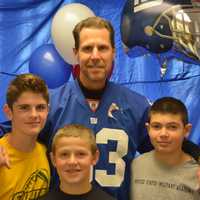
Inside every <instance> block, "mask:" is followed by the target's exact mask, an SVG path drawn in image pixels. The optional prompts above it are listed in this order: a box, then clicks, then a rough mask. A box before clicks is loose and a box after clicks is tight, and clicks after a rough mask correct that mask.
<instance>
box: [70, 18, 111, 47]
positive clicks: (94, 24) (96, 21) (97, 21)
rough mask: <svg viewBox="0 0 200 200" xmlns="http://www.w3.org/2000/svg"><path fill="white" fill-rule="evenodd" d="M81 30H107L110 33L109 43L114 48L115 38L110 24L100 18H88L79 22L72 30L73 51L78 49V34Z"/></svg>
mask: <svg viewBox="0 0 200 200" xmlns="http://www.w3.org/2000/svg"><path fill="white" fill-rule="evenodd" d="M83 28H96V29H103V28H105V29H107V30H108V31H109V33H110V43H111V46H112V47H113V48H115V41H114V40H115V38H114V29H113V26H112V24H111V23H110V22H109V21H107V20H105V19H103V18H100V17H89V18H87V19H85V20H82V21H81V22H79V23H78V24H77V25H76V26H75V27H74V30H73V36H74V42H75V49H79V46H80V32H81V30H82V29H83Z"/></svg>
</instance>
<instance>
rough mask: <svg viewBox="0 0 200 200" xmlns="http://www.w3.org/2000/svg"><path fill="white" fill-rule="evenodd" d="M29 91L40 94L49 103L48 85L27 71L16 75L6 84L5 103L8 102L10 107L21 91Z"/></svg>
mask: <svg viewBox="0 0 200 200" xmlns="http://www.w3.org/2000/svg"><path fill="white" fill-rule="evenodd" d="M29 91H30V92H33V93H36V94H41V95H42V96H43V98H44V99H45V100H46V102H47V104H48V103H49V93H48V87H47V85H46V84H45V81H44V80H42V79H41V78H40V77H39V76H36V75H33V74H30V73H27V74H21V75H18V76H17V77H16V78H15V79H13V80H12V81H11V83H10V85H9V86H8V89H7V94H6V103H7V104H8V106H9V108H10V109H12V107H13V104H14V103H15V102H16V101H17V99H18V98H19V97H20V96H21V94H22V93H23V92H29Z"/></svg>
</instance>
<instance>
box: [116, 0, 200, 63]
mask: <svg viewBox="0 0 200 200" xmlns="http://www.w3.org/2000/svg"><path fill="white" fill-rule="evenodd" d="M120 28H121V36H122V41H123V44H124V46H125V48H126V49H130V48H133V47H135V46H142V47H144V48H146V49H147V50H149V51H151V52H154V53H163V52H166V51H168V50H170V49H171V48H172V47H175V48H176V49H178V50H179V51H181V52H183V53H185V54H187V55H189V56H191V57H193V58H196V59H199V60H200V6H199V5H197V4H196V3H193V2H191V1H189V0H183V1H180V0H135V1H134V0H128V1H127V2H126V3H125V6H124V9H123V12H122V17H121V27H120Z"/></svg>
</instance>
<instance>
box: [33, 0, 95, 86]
mask: <svg viewBox="0 0 200 200" xmlns="http://www.w3.org/2000/svg"><path fill="white" fill-rule="evenodd" d="M91 16H94V13H93V11H92V10H90V9H89V8H88V7H87V6H85V5H83V4H80V3H72V4H66V5H65V6H63V7H62V8H61V9H59V10H58V12H57V13H56V14H55V16H54V18H53V21H52V26H51V35H52V39H53V43H54V44H46V45H43V46H40V47H39V48H37V49H36V50H35V51H34V52H33V54H32V55H31V57H30V62H29V71H30V72H31V73H33V74H37V75H39V76H40V77H41V78H43V79H44V80H45V81H46V83H47V85H48V87H49V88H51V89H54V88H57V87H59V86H61V85H63V84H64V83H65V82H67V81H68V80H69V78H70V75H71V72H72V73H73V76H77V75H78V73H79V72H78V70H79V69H78V67H79V66H78V65H75V64H77V61H76V58H75V56H74V53H73V48H74V39H73V34H72V31H73V29H74V27H75V25H76V24H77V23H78V22H80V21H81V20H83V19H86V18H88V17H91ZM54 45H55V46H54ZM73 65H74V68H73ZM72 68H73V70H72ZM74 69H76V70H77V71H76V73H75V70H74Z"/></svg>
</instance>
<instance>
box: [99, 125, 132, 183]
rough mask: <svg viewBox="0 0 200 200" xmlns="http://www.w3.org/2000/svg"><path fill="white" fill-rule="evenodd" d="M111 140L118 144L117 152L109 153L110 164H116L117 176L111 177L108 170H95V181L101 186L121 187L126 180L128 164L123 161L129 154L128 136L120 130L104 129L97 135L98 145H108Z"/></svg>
mask: <svg viewBox="0 0 200 200" xmlns="http://www.w3.org/2000/svg"><path fill="white" fill-rule="evenodd" d="M109 140H114V141H116V142H117V147H116V151H115V152H112V151H111V152H109V157H108V158H109V160H108V162H109V163H112V164H115V174H112V175H109V174H108V173H107V171H106V170H99V169H96V170H95V180H96V181H97V182H98V183H99V184H100V185H101V186H104V187H105V186H107V187H119V186H120V185H121V183H122V181H123V180H124V173H125V167H126V163H125V162H124V160H123V159H122V157H123V156H125V155H126V154H127V152H128V135H127V134H126V132H125V131H123V130H120V129H109V128H103V129H102V130H101V131H99V132H98V133H97V135H96V142H97V144H107V143H108V141H109Z"/></svg>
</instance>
